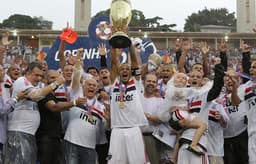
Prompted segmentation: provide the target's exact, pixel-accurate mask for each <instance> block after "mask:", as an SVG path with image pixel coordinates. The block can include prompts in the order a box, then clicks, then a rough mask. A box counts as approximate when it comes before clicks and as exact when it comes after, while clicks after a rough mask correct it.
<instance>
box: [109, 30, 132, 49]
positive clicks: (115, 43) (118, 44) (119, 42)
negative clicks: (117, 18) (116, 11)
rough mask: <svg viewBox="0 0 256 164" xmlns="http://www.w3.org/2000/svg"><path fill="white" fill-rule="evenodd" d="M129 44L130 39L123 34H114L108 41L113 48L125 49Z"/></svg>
mask: <svg viewBox="0 0 256 164" xmlns="http://www.w3.org/2000/svg"><path fill="white" fill-rule="evenodd" d="M131 43H132V42H131V39H130V38H129V37H128V35H126V34H125V33H124V32H116V33H115V34H113V35H112V36H111V38H110V39H109V44H110V45H111V46H112V47H113V48H127V47H130V45H131Z"/></svg>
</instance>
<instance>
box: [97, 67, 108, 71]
mask: <svg viewBox="0 0 256 164" xmlns="http://www.w3.org/2000/svg"><path fill="white" fill-rule="evenodd" d="M103 69H107V70H109V69H108V67H105V66H103V67H101V68H100V70H99V71H101V70H103Z"/></svg>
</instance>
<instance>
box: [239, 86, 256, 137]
mask: <svg viewBox="0 0 256 164" xmlns="http://www.w3.org/2000/svg"><path fill="white" fill-rule="evenodd" d="M255 86H256V83H254V82H253V81H248V82H247V83H245V84H243V85H240V87H239V88H238V96H239V97H240V99H241V100H244V101H245V102H246V103H245V106H244V109H245V110H247V109H248V112H247V117H248V135H249V136H250V135H252V134H254V133H255V132H256V126H255V125H256V119H255V118H256V90H255V88H256V87H255Z"/></svg>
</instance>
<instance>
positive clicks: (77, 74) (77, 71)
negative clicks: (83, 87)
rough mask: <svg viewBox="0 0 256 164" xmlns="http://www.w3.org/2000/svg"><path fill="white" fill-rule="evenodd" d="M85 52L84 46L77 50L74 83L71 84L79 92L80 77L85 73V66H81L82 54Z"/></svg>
mask: <svg viewBox="0 0 256 164" xmlns="http://www.w3.org/2000/svg"><path fill="white" fill-rule="evenodd" d="M83 53H84V49H83V48H79V49H78V50H77V54H76V59H75V65H74V69H73V75H72V84H71V88H72V90H73V91H74V92H77V91H78V89H79V85H80V79H81V76H82V73H83V68H82V66H81V56H82V54H83Z"/></svg>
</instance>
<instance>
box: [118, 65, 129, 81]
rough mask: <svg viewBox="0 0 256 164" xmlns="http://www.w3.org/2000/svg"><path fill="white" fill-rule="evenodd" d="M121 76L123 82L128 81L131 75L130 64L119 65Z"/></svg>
mask: <svg viewBox="0 0 256 164" xmlns="http://www.w3.org/2000/svg"><path fill="white" fill-rule="evenodd" d="M118 71H119V76H120V80H121V81H122V83H124V84H126V83H128V81H129V79H130V77H131V66H130V65H129V64H126V63H124V64H121V65H120V66H119V70H118Z"/></svg>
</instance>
